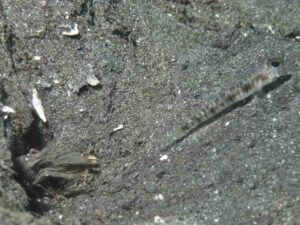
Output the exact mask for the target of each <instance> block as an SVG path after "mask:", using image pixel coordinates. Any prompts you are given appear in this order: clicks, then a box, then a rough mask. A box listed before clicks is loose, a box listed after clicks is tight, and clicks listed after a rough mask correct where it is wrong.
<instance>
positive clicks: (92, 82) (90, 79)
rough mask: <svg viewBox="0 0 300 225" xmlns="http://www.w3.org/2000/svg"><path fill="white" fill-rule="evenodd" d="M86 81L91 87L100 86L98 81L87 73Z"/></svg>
mask: <svg viewBox="0 0 300 225" xmlns="http://www.w3.org/2000/svg"><path fill="white" fill-rule="evenodd" d="M86 81H87V83H88V84H89V85H91V86H97V85H98V84H100V81H99V79H98V78H97V77H96V76H95V74H94V73H89V74H88V75H86Z"/></svg>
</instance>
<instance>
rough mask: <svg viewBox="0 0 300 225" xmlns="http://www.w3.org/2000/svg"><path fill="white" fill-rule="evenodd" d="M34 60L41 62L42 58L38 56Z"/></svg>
mask: <svg viewBox="0 0 300 225" xmlns="http://www.w3.org/2000/svg"><path fill="white" fill-rule="evenodd" d="M33 59H34V60H35V61H39V60H41V56H39V55H36V56H34V57H33Z"/></svg>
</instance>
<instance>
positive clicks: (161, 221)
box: [154, 216, 165, 223]
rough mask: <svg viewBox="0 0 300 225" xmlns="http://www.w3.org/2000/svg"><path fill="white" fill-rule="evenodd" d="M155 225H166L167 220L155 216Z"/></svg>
mask: <svg viewBox="0 0 300 225" xmlns="http://www.w3.org/2000/svg"><path fill="white" fill-rule="evenodd" d="M154 223H165V220H164V219H163V218H161V217H160V216H155V217H154Z"/></svg>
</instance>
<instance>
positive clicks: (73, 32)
mask: <svg viewBox="0 0 300 225" xmlns="http://www.w3.org/2000/svg"><path fill="white" fill-rule="evenodd" d="M78 34H79V29H78V25H77V23H75V24H74V27H73V28H72V29H71V30H70V31H63V32H62V35H65V36H77V35H78Z"/></svg>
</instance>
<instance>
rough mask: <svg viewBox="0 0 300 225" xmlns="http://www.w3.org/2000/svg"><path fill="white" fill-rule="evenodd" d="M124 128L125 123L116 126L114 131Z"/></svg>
mask: <svg viewBox="0 0 300 225" xmlns="http://www.w3.org/2000/svg"><path fill="white" fill-rule="evenodd" d="M123 128H124V125H123V124H120V125H119V126H117V127H116V128H114V129H113V131H114V132H116V131H118V130H122V129H123Z"/></svg>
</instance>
